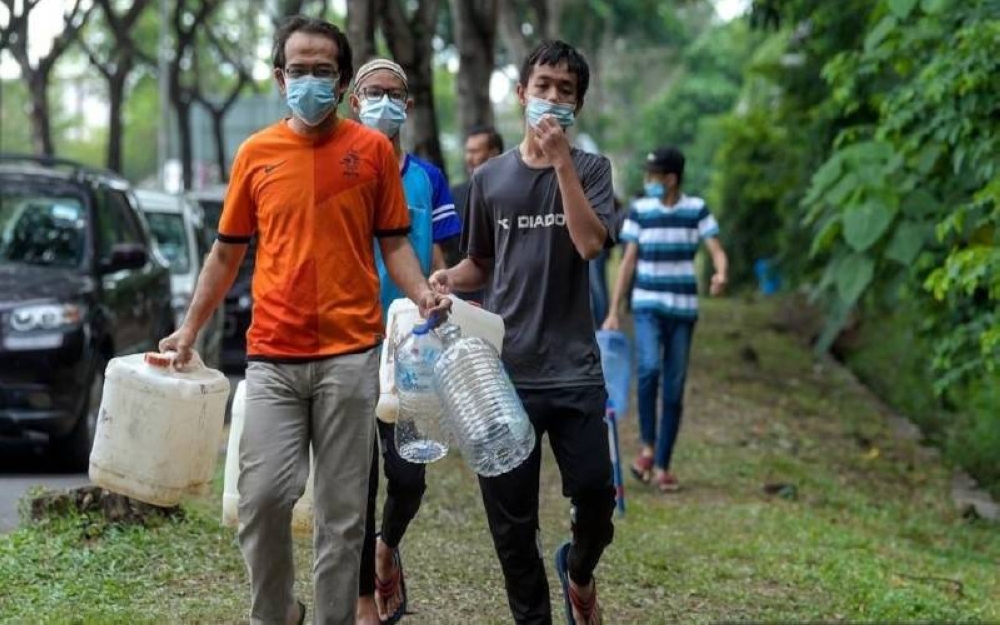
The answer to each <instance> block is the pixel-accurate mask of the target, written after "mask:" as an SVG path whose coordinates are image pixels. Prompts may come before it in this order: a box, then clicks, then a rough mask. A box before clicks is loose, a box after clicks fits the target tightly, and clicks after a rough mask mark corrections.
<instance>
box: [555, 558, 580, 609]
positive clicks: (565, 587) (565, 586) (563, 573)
mask: <svg viewBox="0 0 1000 625" xmlns="http://www.w3.org/2000/svg"><path fill="white" fill-rule="evenodd" d="M570 545H571V543H570V542H569V541H566V542H564V543H563V544H562V545H560V546H559V548H558V549H556V558H555V560H556V573H557V574H558V575H559V583H560V584H561V585H562V593H563V603H564V604H565V608H566V623H567V625H576V619H574V618H573V603H572V602H571V601H570V598H569V568H568V566H569V564H568V558H569V548H570Z"/></svg>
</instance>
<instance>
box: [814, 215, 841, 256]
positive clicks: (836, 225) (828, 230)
mask: <svg viewBox="0 0 1000 625" xmlns="http://www.w3.org/2000/svg"><path fill="white" fill-rule="evenodd" d="M840 231H841V223H840V215H834V216H832V217H829V218H827V220H826V221H825V222H824V223H823V225H822V226H821V227H820V229H819V232H817V233H816V236H814V237H813V242H812V247H811V248H810V249H809V257H810V258H815V257H816V256H817V255H818V254H820V253H821V252H825V251H827V250H828V249H830V246H831V245H832V244H833V242H834V240H835V239H836V238H837V235H838V234H840Z"/></svg>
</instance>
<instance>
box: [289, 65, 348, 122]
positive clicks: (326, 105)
mask: <svg viewBox="0 0 1000 625" xmlns="http://www.w3.org/2000/svg"><path fill="white" fill-rule="evenodd" d="M335 82H336V81H335V80H332V79H329V78H316V77H315V76H302V77H301V78H289V79H286V80H285V101H286V102H288V108H290V109H292V114H293V115H295V117H297V118H299V119H300V120H301V121H302V123H303V124H305V125H306V126H318V125H319V124H320V123H322V122H323V120H325V119H326V118H327V117H329V116H330V113H331V112H333V109H334V108H336V106H337V92H336V89H335V88H334V84H335Z"/></svg>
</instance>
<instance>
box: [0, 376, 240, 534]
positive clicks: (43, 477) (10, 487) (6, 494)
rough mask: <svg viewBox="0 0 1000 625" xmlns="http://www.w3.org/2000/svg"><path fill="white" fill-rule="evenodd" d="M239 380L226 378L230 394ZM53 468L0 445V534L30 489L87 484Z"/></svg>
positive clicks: (29, 452)
mask: <svg viewBox="0 0 1000 625" xmlns="http://www.w3.org/2000/svg"><path fill="white" fill-rule="evenodd" d="M241 379H243V378H242V376H239V375H230V376H229V382H230V384H231V388H232V389H233V390H234V391H235V389H236V384H237V383H238V382H239V381H240V380H241ZM53 464H54V463H53V462H52V460H51V459H50V458H48V457H47V456H46V455H45V453H44V448H42V447H32V446H30V445H21V444H0V534H2V533H5V532H9V531H11V530H13V529H14V528H16V527H17V526H18V523H19V522H20V519H19V518H18V512H17V502H18V500H19V499H20V498H21V496H22V495H23V494H24V493H25V491H27V490H28V488H30V487H31V486H34V485H36V484H38V485H42V486H46V487H48V488H53V489H60V488H76V487H77V486H84V485H86V484H88V483H89V482H90V480H89V479H88V478H87V474H86V473H66V472H60V471H59V470H57V469H56V468H54V467H53Z"/></svg>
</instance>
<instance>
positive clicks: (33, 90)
mask: <svg viewBox="0 0 1000 625" xmlns="http://www.w3.org/2000/svg"><path fill="white" fill-rule="evenodd" d="M28 90H29V98H30V101H31V143H32V146H33V147H34V148H35V153H36V154H38V155H43V156H53V155H54V154H55V153H56V150H55V146H54V145H53V144H52V126H51V123H50V121H49V104H48V103H49V79H48V75H47V74H42V73H41V72H33V73H32V74H31V75H30V76H29V77H28Z"/></svg>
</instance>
